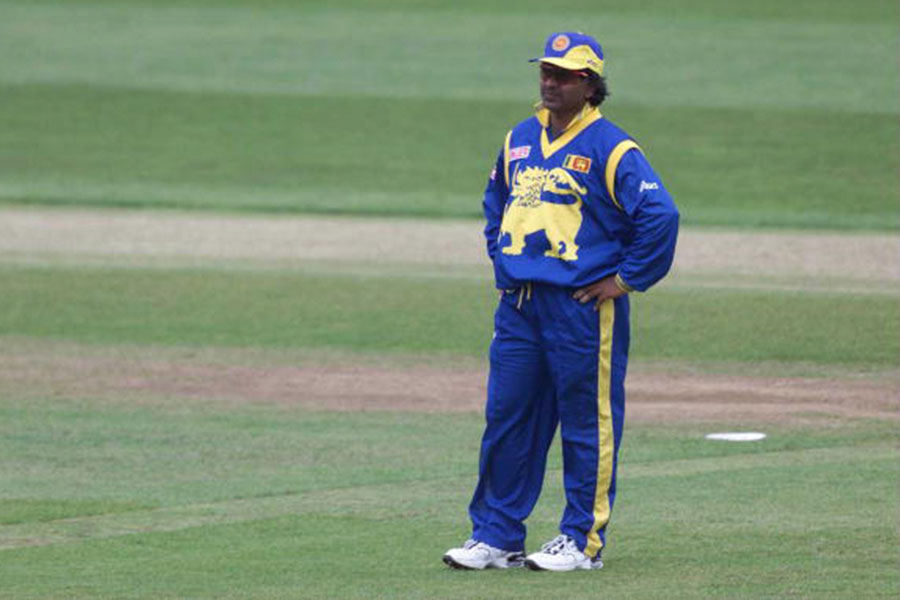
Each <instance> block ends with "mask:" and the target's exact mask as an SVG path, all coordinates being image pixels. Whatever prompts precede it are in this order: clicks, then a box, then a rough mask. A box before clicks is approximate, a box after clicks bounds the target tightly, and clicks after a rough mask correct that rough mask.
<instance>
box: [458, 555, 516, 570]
mask: <svg viewBox="0 0 900 600" xmlns="http://www.w3.org/2000/svg"><path fill="white" fill-rule="evenodd" d="M441 560H443V561H444V564H445V565H447V566H448V567H450V568H451V569H458V570H460V571H481V570H483V569H516V568H519V567H523V566H525V562H524V559H518V560H513V561H509V560H508V559H507V562H506V564H505V565H499V564H494V563H488V564H486V565H484V566H483V567H470V566H469V565H464V564H462V563H460V562H456V561H455V560H453V557H451V556H450V555H449V554H445V555H444V556H443V557H442V558H441Z"/></svg>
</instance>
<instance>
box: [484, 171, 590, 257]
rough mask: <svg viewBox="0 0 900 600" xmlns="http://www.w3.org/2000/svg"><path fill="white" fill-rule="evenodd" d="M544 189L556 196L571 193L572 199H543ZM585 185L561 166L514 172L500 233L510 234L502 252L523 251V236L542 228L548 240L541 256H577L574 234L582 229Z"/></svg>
mask: <svg viewBox="0 0 900 600" xmlns="http://www.w3.org/2000/svg"><path fill="white" fill-rule="evenodd" d="M543 192H549V193H551V194H556V195H558V196H570V197H572V198H574V200H573V201H572V202H568V203H557V202H546V201H544V200H542V199H541V195H542V194H543ZM586 193H587V189H586V188H585V187H583V186H582V185H580V184H579V183H578V182H577V181H576V180H575V178H574V177H572V175H571V174H570V173H569V172H568V171H566V170H565V169H562V168H558V167H557V168H555V169H552V170H550V171H545V170H544V169H541V168H540V167H528V168H526V169H522V170H521V171H518V172H517V173H516V177H515V180H514V182H513V188H512V193H511V196H512V202H510V203H509V205H507V207H506V212H505V214H504V215H503V222H502V223H501V224H500V235H501V236H502V235H504V234H509V238H510V243H509V246H506V247H505V248H503V253H504V254H511V255H518V254H522V250H523V249H524V248H525V236H527V235H531V234H532V233H536V232H538V231H543V232H544V235H546V236H547V241H549V242H550V249H549V250H547V251H546V252H544V256H551V257H553V258H559V259H561V260H565V261H573V260H578V246H577V245H575V236H576V235H578V230H579V229H581V206H582V204H583V200H582V197H583V196H584V194H586Z"/></svg>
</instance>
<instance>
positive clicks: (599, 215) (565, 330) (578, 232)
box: [443, 32, 678, 571]
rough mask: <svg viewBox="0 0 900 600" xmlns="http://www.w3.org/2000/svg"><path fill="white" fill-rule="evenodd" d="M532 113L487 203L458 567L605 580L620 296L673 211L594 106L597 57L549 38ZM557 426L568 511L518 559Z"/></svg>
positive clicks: (635, 280)
mask: <svg viewBox="0 0 900 600" xmlns="http://www.w3.org/2000/svg"><path fill="white" fill-rule="evenodd" d="M532 62H537V63H539V69H540V95H541V103H540V105H539V106H538V110H537V112H536V114H535V115H534V116H532V117H529V118H528V119H526V120H524V121H522V122H521V123H519V124H518V125H516V126H515V127H514V128H513V129H512V131H510V132H509V133H508V134H507V135H506V139H505V140H504V142H503V148H502V149H501V151H500V155H499V157H498V158H497V162H496V164H495V165H494V169H493V171H492V172H491V175H490V179H489V181H488V184H487V189H486V190H485V194H484V215H485V218H486V220H487V225H486V227H485V230H484V233H485V237H486V238H487V252H488V255H489V256H490V258H491V261H492V262H493V265H494V273H495V279H496V285H497V288H498V289H499V290H500V300H499V305H498V307H497V311H496V313H495V316H494V338H493V341H492V343H491V349H490V376H489V379H488V393H487V396H488V397H487V406H486V410H485V416H486V422H487V423H486V427H485V431H484V436H483V438H482V442H481V455H480V460H479V470H478V485H477V487H476V489H475V493H474V496H473V498H472V502H471V504H470V505H469V515H470V517H471V520H472V535H471V538H470V539H469V540H468V541H467V542H466V543H465V544H464V545H463V546H462V547H459V548H453V549H450V550H448V551H447V552H446V554H444V556H443V560H444V562H445V563H446V564H448V565H449V566H451V567H455V568H463V569H484V568H488V567H491V568H507V567H515V566H521V565H523V564H524V565H525V566H528V567H529V568H531V569H534V570H549V571H572V570H575V569H599V568H601V567H602V566H603V563H602V562H601V560H600V555H601V552H602V550H603V548H604V546H605V545H606V528H607V524H608V523H609V519H610V513H611V511H612V507H613V502H614V501H615V497H616V466H617V456H618V450H619V444H620V443H621V441H622V426H623V419H624V412H625V388H624V383H625V371H626V367H627V363H628V342H629V303H628V294H630V293H632V292H635V291H638V292H642V291H645V290H646V289H647V288H649V287H650V286H652V285H653V284H654V283H656V282H657V281H659V280H660V279H661V278H662V277H663V276H664V275H665V274H666V273H667V272H668V270H669V267H670V266H671V264H672V258H673V256H674V253H675V240H676V237H677V233H678V210H677V209H676V207H675V204H674V203H673V202H672V199H671V197H670V196H669V193H668V192H667V191H666V188H665V187H664V186H663V184H662V182H661V181H660V179H659V177H658V176H657V174H656V173H655V172H654V171H653V169H652V168H651V167H650V164H649V163H648V162H647V159H646V157H645V156H644V153H643V151H642V150H641V148H640V147H639V146H638V144H637V143H636V142H635V141H634V140H633V139H632V138H630V137H629V136H628V134H626V133H625V132H624V131H622V130H621V129H619V128H618V127H616V126H615V125H614V124H613V123H611V122H610V121H609V120H608V119H606V118H605V117H604V116H603V115H602V114H601V113H600V111H599V109H598V107H599V106H600V104H601V103H602V102H603V100H604V98H605V97H606V95H607V91H606V82H605V80H604V79H603V77H602V74H603V51H602V49H601V47H600V44H598V43H597V41H596V40H595V39H594V38H592V37H591V36H589V35H585V34H583V33H580V32H562V33H554V34H552V35H550V37H549V38H548V39H547V42H546V46H545V48H544V54H543V56H541V57H539V58H535V59H533V60H532ZM557 425H559V426H560V437H561V441H562V454H563V480H564V486H565V492H566V506H565V510H564V511H563V513H562V518H561V520H560V523H559V535H558V536H557V537H556V538H554V539H552V540H550V541H549V542H547V543H545V544H544V545H543V546H541V548H540V550H538V551H536V552H533V553H531V554H528V555H527V556H526V555H525V533H526V532H525V525H524V521H525V519H526V518H527V517H528V515H529V514H530V513H531V510H532V508H533V507H534V505H535V503H536V502H537V499H538V496H539V494H540V491H541V485H542V483H543V478H544V470H545V465H546V458H547V451H548V449H549V447H550V442H551V440H552V439H553V437H554V435H555V432H556V428H557Z"/></svg>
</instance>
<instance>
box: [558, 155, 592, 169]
mask: <svg viewBox="0 0 900 600" xmlns="http://www.w3.org/2000/svg"><path fill="white" fill-rule="evenodd" d="M563 167H565V168H566V169H569V170H570V171H578V172H579V173H587V172H588V171H590V170H591V159H589V158H588V157H587V156H578V155H577V154H567V155H566V161H565V162H564V163H563Z"/></svg>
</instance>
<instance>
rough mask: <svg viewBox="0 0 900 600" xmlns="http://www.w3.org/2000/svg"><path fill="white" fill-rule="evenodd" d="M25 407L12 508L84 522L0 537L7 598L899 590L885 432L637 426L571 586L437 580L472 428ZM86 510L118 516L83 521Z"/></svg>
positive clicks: (548, 526)
mask: <svg viewBox="0 0 900 600" xmlns="http://www.w3.org/2000/svg"><path fill="white" fill-rule="evenodd" d="M23 408H25V403H24V402H17V401H15V400H10V399H8V398H7V399H4V400H3V401H2V404H0V409H2V410H3V412H4V417H5V418H3V419H2V420H0V423H3V424H4V425H3V436H2V439H3V442H2V443H3V452H2V453H0V456H2V459H0V468H2V473H3V476H4V481H5V482H6V484H5V487H4V494H5V495H6V496H8V498H7V500H5V502H4V505H5V506H6V507H16V506H17V505H20V508H19V509H18V512H19V514H20V515H27V514H28V513H27V510H28V507H33V506H34V502H33V500H30V498H34V497H35V496H41V497H43V498H44V500H42V502H43V503H44V504H45V505H46V506H52V505H53V503H54V502H56V503H58V504H59V505H60V508H59V509H58V510H59V511H60V512H63V511H68V512H67V516H69V517H76V518H70V519H68V520H66V521H55V522H52V523H47V524H43V523H41V522H40V521H42V520H44V516H45V515H46V509H44V510H42V511H36V512H34V513H33V514H32V518H31V519H28V520H27V521H24V522H20V523H18V524H17V525H15V526H12V527H5V528H0V545H4V546H6V547H9V545H10V544H12V545H13V547H14V548H16V547H17V546H18V547H17V548H16V549H7V550H5V551H4V552H3V555H4V560H3V561H2V563H0V575H2V577H3V581H4V590H3V594H5V595H9V596H10V597H114V596H123V595H125V596H131V595H134V596H145V597H146V596H150V597H159V596H182V597H183V596H191V597H308V598H319V597H335V596H339V597H344V598H371V597H377V598H383V597H400V598H415V597H422V596H423V595H424V596H427V597H434V598H450V597H456V598H459V597H462V598H476V597H484V595H485V594H489V595H491V596H492V597H493V596H497V597H541V596H542V595H545V594H548V593H551V592H553V593H556V594H560V593H573V594H576V595H577V593H578V592H577V590H579V589H581V586H584V585H592V586H602V588H603V589H604V593H605V594H606V595H612V596H613V597H623V596H628V597H635V596H638V597H685V598H687V597H697V596H698V595H714V596H716V597H734V598H737V597H748V596H752V597H756V596H767V597H781V596H784V595H791V594H799V595H806V596H808V595H815V596H817V597H834V598H838V597H842V595H845V594H846V593H848V591H849V590H854V591H855V592H856V593H857V594H862V595H863V596H864V597H865V595H866V594H871V595H879V594H890V593H891V591H892V590H893V589H895V586H896V585H897V583H898V582H897V578H896V573H894V575H893V576H892V575H891V574H890V573H891V572H892V571H891V569H890V567H889V565H890V564H891V561H892V560H894V559H895V551H896V549H895V547H894V545H893V542H892V538H893V536H892V534H891V533H890V531H889V529H886V528H885V527H884V526H883V525H884V523H883V519H882V515H884V514H886V513H887V512H888V511H889V510H890V506H891V505H892V500H891V489H892V483H891V481H892V480H894V479H895V478H896V476H897V475H898V471H897V462H896V450H894V449H893V448H892V443H893V440H894V439H895V435H894V433H893V432H892V431H891V428H890V427H889V426H887V425H885V424H879V423H875V422H867V421H856V422H851V423H846V424H845V426H844V427H843V428H842V429H841V431H840V432H832V431H829V430H828V429H819V428H817V427H805V428H804V427H790V426H776V427H773V426H771V425H769V426H767V431H769V433H770V438H769V439H768V440H766V441H765V442H763V443H760V444H751V445H729V444H714V443H710V442H706V441H704V440H703V439H702V433H703V431H704V430H703V429H701V428H698V427H697V426H695V425H674V426H666V427H659V426H649V425H644V426H636V427H629V430H628V433H627V434H626V443H625V446H624V448H623V455H622V457H623V464H624V465H626V466H624V467H623V471H622V476H621V486H620V487H621V489H620V496H619V498H620V508H619V510H618V511H617V515H616V522H615V527H614V529H612V530H611V534H610V535H611V538H610V551H609V552H608V554H609V557H608V558H607V571H605V572H603V573H599V574H576V575H575V576H574V577H567V578H562V579H561V578H556V577H552V576H551V577H547V576H542V575H538V574H531V573H527V572H514V573H498V572H495V573H481V574H479V573H459V572H452V571H448V570H446V569H444V568H443V567H442V566H441V565H440V563H439V556H440V554H441V552H442V551H443V550H444V549H445V548H446V547H447V546H449V545H452V544H454V543H458V541H459V540H460V539H461V538H462V537H464V536H465V535H466V531H465V515H464V507H465V502H466V499H467V496H468V495H469V494H470V492H471V487H472V485H473V483H474V482H473V465H474V461H475V457H476V454H477V444H478V437H479V434H480V428H481V418H480V416H478V415H474V414H473V415H456V416H450V415H444V416H441V417H440V418H439V419H436V418H435V417H434V415H414V414H377V413H376V414H346V413H345V414H334V413H327V412H324V413H323V412H306V411H296V410H286V409H285V408H283V407H277V406H276V407H265V406H263V407H256V408H240V407H233V406H232V407H222V406H216V405H215V404H207V405H206V406H205V408H200V407H197V406H194V407H193V408H188V407H185V406H182V405H179V404H177V403H164V404H161V405H157V406H144V407H135V406H134V405H133V404H132V403H130V402H127V401H126V402H122V403H121V405H119V406H110V405H109V404H108V403H104V404H102V405H98V404H93V403H92V402H91V401H89V400H82V401H80V402H78V403H76V404H75V405H74V406H73V403H72V401H71V400H70V399H65V400H55V399H53V398H42V399H41V402H40V408H38V409H36V410H35V409H34V407H31V406H29V407H28V414H29V416H28V417H27V418H24V419H23V418H21V415H17V414H16V412H17V411H21V410H22V409H23ZM9 417H14V418H13V419H10V418H9ZM10 423H17V425H16V426H15V428H13V426H12V425H10ZM714 426H715V425H713V424H711V425H710V427H714ZM398 431H403V435H400V436H398V435H397V433H396V432H398ZM62 432H65V435H61V433H62ZM447 448H456V449H457V451H456V452H453V453H447V452H446V449H447ZM21 463H27V464H29V465H31V468H30V469H29V470H28V471H27V472H26V471H22V470H21V468H20V464H21ZM559 468H560V459H559V456H558V447H557V448H554V449H553V450H551V462H550V469H551V470H550V474H549V476H548V485H547V489H546V490H545V493H544V496H543V498H542V500H541V503H540V504H539V506H538V508H537V510H536V511H535V514H534V515H533V517H532V518H531V519H530V520H529V526H530V531H531V535H532V537H533V538H534V539H537V540H540V539H542V538H544V537H549V536H552V533H553V529H554V527H555V521H556V519H557V518H558V511H559V508H560V506H561V502H562V491H561V489H560V472H559ZM835 481H840V482H841V485H839V486H836V485H834V482H835ZM19 498H21V499H19ZM110 498H117V499H118V500H116V501H115V502H111V501H110ZM72 499H78V502H80V503H81V506H82V510H81V511H80V513H79V512H78V511H76V510H74V507H75V505H76V503H75V502H74V501H73V500H72ZM91 502H94V503H99V502H108V503H111V510H108V511H105V513H106V514H104V515H100V516H91V515H94V514H95V513H96V511H95V510H93V507H92V506H91ZM129 503H131V506H130V508H131V510H130V511H129V510H128V508H129ZM141 505H143V507H142V506H141ZM150 507H155V508H153V509H152V510H148V509H149V508H150ZM79 514H80V515H81V516H80V517H79V516H78V515H79ZM123 534H128V535H123ZM48 538H50V539H53V540H55V541H56V543H55V544H52V545H48V546H38V547H31V548H29V547H27V543H24V542H23V540H30V542H28V543H35V542H41V541H42V540H44V541H45V540H47V539H48ZM835 539H839V540H841V544H840V545H837V544H835V543H834V540H835ZM401 566H402V577H400V576H398V573H397V569H398V568H401ZM823 569H824V572H827V574H828V575H827V577H822V576H821V575H822V573H823ZM159 573H165V577H159V576H158V574H159ZM38 575H39V576H38ZM588 578H590V579H588ZM673 582H676V583H677V585H676V584H675V583H673Z"/></svg>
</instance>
